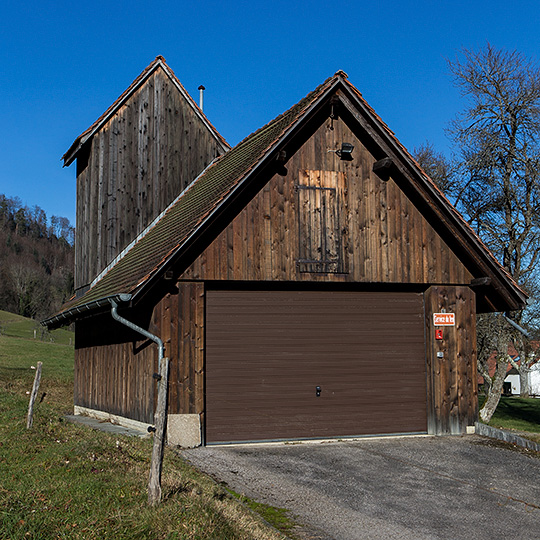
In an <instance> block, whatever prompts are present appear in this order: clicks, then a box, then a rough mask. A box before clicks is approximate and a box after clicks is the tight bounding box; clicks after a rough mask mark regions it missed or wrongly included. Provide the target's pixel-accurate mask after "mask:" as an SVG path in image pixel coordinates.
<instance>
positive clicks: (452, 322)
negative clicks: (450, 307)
mask: <svg viewBox="0 0 540 540" xmlns="http://www.w3.org/2000/svg"><path fill="white" fill-rule="evenodd" d="M433 324H434V326H456V314H455V313H434V314H433Z"/></svg>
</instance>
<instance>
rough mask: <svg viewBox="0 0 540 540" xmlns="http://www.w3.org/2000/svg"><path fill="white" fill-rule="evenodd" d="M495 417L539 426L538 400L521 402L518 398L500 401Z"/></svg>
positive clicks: (539, 404) (539, 410)
mask: <svg viewBox="0 0 540 540" xmlns="http://www.w3.org/2000/svg"><path fill="white" fill-rule="evenodd" d="M536 401H538V403H536ZM497 417H498V418H499V419H500V420H515V419H519V420H522V421H525V422H530V423H531V424H537V425H540V400H523V399H519V398H506V399H501V402H500V403H499V406H498V407H497Z"/></svg>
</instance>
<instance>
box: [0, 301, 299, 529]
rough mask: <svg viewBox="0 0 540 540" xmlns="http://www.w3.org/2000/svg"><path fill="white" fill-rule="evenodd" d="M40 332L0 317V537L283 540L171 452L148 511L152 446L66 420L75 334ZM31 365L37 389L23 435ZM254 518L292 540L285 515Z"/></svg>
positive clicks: (27, 322)
mask: <svg viewBox="0 0 540 540" xmlns="http://www.w3.org/2000/svg"><path fill="white" fill-rule="evenodd" d="M34 330H37V332H36V338H34ZM39 331H40V329H39V328H37V327H36V323H35V322H34V321H31V320H29V319H25V318H23V317H19V316H17V315H13V314H11V313H7V312H2V311H0V479H1V480H0V538H6V539H8V538H9V539H11V540H15V539H25V540H26V539H28V538H30V539H43V540H45V539H47V540H50V539H56V538H58V539H68V538H69V539H71V538H73V539H81V540H82V539H85V540H87V539H96V540H97V539H100V540H101V539H116V540H117V539H143V538H151V539H218V538H219V539H231V540H235V539H239V540H244V539H245V540H247V539H261V540H274V539H278V538H283V536H282V535H281V534H280V533H279V532H278V531H277V530H276V529H274V528H272V527H270V526H269V525H268V524H267V523H266V521H265V520H263V519H262V518H261V517H260V516H259V515H258V514H256V513H254V512H252V511H251V510H249V509H248V505H249V504H251V501H248V500H247V499H244V498H243V499H242V501H240V500H239V499H238V498H237V497H236V496H234V495H233V494H231V493H230V492H228V491H227V490H226V489H225V488H224V487H223V486H220V485H218V484H216V483H215V482H214V481H213V480H212V479H210V478H209V477H206V476H204V475H202V474H200V473H199V472H198V471H196V470H195V469H194V468H193V467H191V466H190V465H189V464H187V463H186V462H185V461H184V460H183V459H182V458H181V457H180V456H179V455H178V453H176V452H175V451H173V450H172V449H170V448H167V449H166V452H165V458H164V465H163V479H162V489H163V502H162V503H161V504H160V505H159V506H158V507H156V508H150V507H149V506H148V505H147V479H148V471H149V467H150V456H151V445H152V441H151V439H149V438H147V439H140V438H136V437H125V436H118V435H111V434H106V433H103V432H101V431H94V430H91V429H89V428H87V427H84V426H81V425H77V424H72V423H69V422H67V421H65V419H64V416H65V415H66V414H69V413H71V412H72V384H73V350H74V349H73V333H72V332H69V331H68V330H57V331H55V332H51V333H46V334H43V335H41V334H40V332H39ZM38 361H41V362H43V371H42V380H41V385H40V389H39V393H38V398H37V404H36V407H35V412H34V425H33V427H32V429H30V430H27V429H26V415H27V410H28V399H29V395H28V394H29V392H30V391H31V389H32V384H33V379H34V374H35V369H33V367H34V368H35V366H36V364H37V362H38ZM257 510H258V511H259V512H260V513H263V514H264V515H265V517H266V518H267V519H276V520H278V521H279V526H280V527H282V529H283V530H288V531H289V532H288V534H289V535H290V534H291V530H290V529H291V527H292V524H291V522H290V521H289V520H288V519H286V518H285V511H283V510H280V509H273V508H268V507H264V506H257Z"/></svg>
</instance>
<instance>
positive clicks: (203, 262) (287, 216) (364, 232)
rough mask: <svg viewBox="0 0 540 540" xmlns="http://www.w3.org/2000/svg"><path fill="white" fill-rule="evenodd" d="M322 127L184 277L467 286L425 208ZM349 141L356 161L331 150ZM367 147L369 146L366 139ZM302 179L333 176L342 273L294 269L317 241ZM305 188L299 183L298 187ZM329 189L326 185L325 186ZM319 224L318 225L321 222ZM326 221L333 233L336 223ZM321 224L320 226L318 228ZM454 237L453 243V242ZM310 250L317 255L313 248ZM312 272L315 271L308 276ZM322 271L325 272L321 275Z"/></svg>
mask: <svg viewBox="0 0 540 540" xmlns="http://www.w3.org/2000/svg"><path fill="white" fill-rule="evenodd" d="M329 124H330V121H327V122H325V123H324V124H323V125H322V126H321V127H320V128H319V129H318V130H317V131H316V132H315V133H314V135H313V136H312V137H310V138H309V139H308V140H307V142H306V143H305V144H304V145H303V146H302V147H301V148H300V149H299V150H298V152H296V154H295V155H293V156H292V157H291V158H290V160H289V161H288V163H287V170H288V173H287V175H286V176H285V177H282V176H279V175H276V176H274V177H273V178H272V179H271V180H270V181H269V182H268V183H267V184H266V185H265V186H264V187H263V188H262V189H261V191H260V192H259V193H258V194H257V195H256V196H255V198H254V199H253V200H252V201H251V202H250V203H249V204H248V205H247V206H246V207H245V208H244V209H243V210H242V212H241V213H240V214H239V215H238V216H237V217H236V218H235V219H233V220H232V222H231V224H230V225H229V226H228V227H227V228H226V229H225V230H224V231H223V232H222V233H221V234H219V235H218V236H217V238H216V239H215V241H214V242H213V243H211V244H210V245H209V246H208V248H207V249H206V250H205V251H204V252H203V253H202V254H201V255H200V256H199V257H198V258H197V260H196V261H195V262H194V263H193V264H192V265H191V266H190V267H189V268H188V269H187V271H186V272H185V273H184V275H183V278H184V279H202V280H267V281H328V282H364V283H366V282H367V283H369V282H373V283H421V284H430V283H438V284H467V283H469V282H470V280H471V277H472V276H471V274H470V273H469V271H468V270H467V269H466V268H465V266H464V264H463V263H462V262H461V261H460V260H459V258H458V256H457V255H456V254H455V253H454V251H452V249H451V248H450V246H449V242H451V241H452V240H453V239H451V238H443V237H442V236H441V235H440V234H439V232H438V231H437V229H436V225H434V224H432V223H431V222H430V219H429V216H426V215H425V213H426V210H425V209H422V210H421V209H419V207H418V205H417V204H416V203H415V201H412V200H411V199H410V198H409V196H408V194H407V193H405V192H404V191H403V189H402V188H401V187H400V186H399V185H398V184H397V183H396V182H395V181H394V180H393V179H392V178H390V179H389V180H388V181H387V182H384V181H382V180H381V179H380V178H379V177H378V176H377V175H376V174H374V173H373V172H372V167H373V163H374V162H375V161H376V159H375V157H374V156H373V154H372V153H371V151H370V150H369V149H368V147H367V146H366V145H365V144H364V143H363V141H362V139H361V138H359V137H358V136H356V135H355V134H354V133H352V131H351V130H350V129H349V128H348V126H347V125H346V124H345V122H343V121H334V130H333V131H332V130H330V129H329ZM342 141H347V142H351V143H353V144H354V147H355V149H354V152H353V155H354V160H353V161H341V160H340V159H339V158H338V157H337V156H336V154H335V153H333V152H328V151H327V150H328V149H335V148H338V147H339V146H340V145H341V142H342ZM366 144H367V141H366ZM306 175H312V176H314V177H316V176H317V175H318V176H319V177H320V178H324V177H332V175H333V176H334V177H335V178H336V183H337V186H338V189H337V193H338V195H340V196H341V200H340V202H339V216H337V217H338V218H339V234H340V237H339V239H334V240H335V241H334V245H339V246H340V249H341V250H342V255H341V262H342V264H341V265H340V268H339V269H338V271H337V272H336V269H335V268H329V266H331V265H328V264H327V265H326V268H323V266H324V265H322V264H312V265H311V268H309V267H308V265H306V264H300V265H299V264H298V263H299V259H302V256H301V255H302V252H301V246H304V247H305V250H304V253H307V252H308V251H310V250H311V248H312V247H313V246H315V244H317V246H318V245H319V244H320V237H321V235H320V230H319V231H318V232H317V230H316V227H315V225H314V224H313V223H312V224H311V225H310V227H309V230H310V231H311V233H310V234H313V235H315V236H317V235H318V238H315V237H309V238H306V237H304V235H303V234H300V232H301V231H305V230H307V227H306V219H307V217H306V214H305V208H299V202H301V201H299V196H298V188H297V186H298V185H301V184H302V183H303V180H302V179H303V178H305V176H306ZM304 183H305V182H304ZM327 187H329V186H327ZM319 223H320V220H319ZM325 224H326V225H327V226H328V227H329V228H330V229H331V230H332V233H334V231H335V233H336V234H338V228H337V223H335V224H332V225H331V224H330V221H329V220H326V221H325ZM318 226H319V227H320V224H319V225H318ZM454 240H455V239H454ZM317 246H315V248H314V249H315V250H316V248H317ZM306 270H314V271H311V272H310V271H306ZM324 270H327V271H326V272H325V271H324Z"/></svg>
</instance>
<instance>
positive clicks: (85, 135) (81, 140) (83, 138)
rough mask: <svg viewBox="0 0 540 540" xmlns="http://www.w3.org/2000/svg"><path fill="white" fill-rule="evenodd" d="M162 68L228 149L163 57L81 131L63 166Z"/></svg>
mask: <svg viewBox="0 0 540 540" xmlns="http://www.w3.org/2000/svg"><path fill="white" fill-rule="evenodd" d="M157 68H162V69H163V71H164V72H165V73H166V74H167V75H168V77H169V78H170V79H171V81H172V82H173V84H174V85H175V86H176V88H177V89H178V91H179V92H180V93H181V94H182V95H183V97H184V98H185V99H186V101H187V102H188V103H189V104H190V105H191V107H192V108H193V110H194V111H195V112H196V114H197V115H198V116H199V117H200V118H201V120H202V122H203V123H204V124H206V126H207V127H208V129H209V130H210V131H211V132H212V133H213V134H214V135H215V137H216V139H218V140H219V142H220V143H221V145H222V146H223V149H224V150H227V149H229V148H230V146H229V144H228V143H227V141H226V140H225V139H224V138H223V137H222V136H221V135H220V133H219V132H218V130H217V129H216V128H215V127H214V126H213V125H212V124H211V123H210V121H209V120H208V118H207V117H206V115H205V114H204V113H203V112H202V110H201V109H200V108H199V106H198V105H197V103H195V101H194V100H193V98H192V97H191V96H190V95H189V93H188V92H187V91H186V89H185V88H184V87H183V86H182V83H181V82H180V81H179V80H178V78H177V77H176V75H175V74H174V71H173V70H172V69H171V68H170V67H169V66H168V65H167V64H166V62H165V58H163V56H156V58H155V60H154V61H153V62H151V63H150V64H149V65H148V66H147V67H146V68H145V69H144V70H143V71H142V73H141V74H140V75H139V76H138V77H137V78H136V79H135V80H134V81H133V82H132V83H131V84H130V85H129V86H128V87H127V88H126V90H124V92H122V94H121V95H120V96H119V97H118V99H116V101H115V102H114V103H113V104H112V105H111V106H110V107H109V108H108V109H107V110H106V111H105V112H104V113H103V114H102V115H101V116H100V117H99V118H98V119H97V120H96V121H95V122H94V123H93V124H92V125H91V126H90V127H89V128H88V129H86V130H85V131H83V132H82V133H81V134H80V135H79V136H78V137H77V138H76V139H75V141H73V144H72V145H71V146H70V147H69V150H68V151H67V152H66V153H65V154H64V155H63V156H62V159H63V160H64V166H67V165H70V164H71V163H72V162H73V160H74V159H75V158H76V157H77V153H78V151H79V150H80V149H81V148H82V146H83V145H84V144H85V143H86V142H87V141H88V140H89V139H90V138H91V137H92V136H93V135H94V134H95V133H96V131H98V130H99V129H101V127H102V126H103V125H104V124H105V123H106V122H107V121H108V120H109V118H111V117H112V116H113V115H114V114H115V113H116V112H117V111H118V109H119V108H120V107H121V106H122V105H123V104H124V103H125V101H126V100H127V99H128V98H129V97H130V96H131V95H132V94H133V93H134V92H135V91H136V90H137V89H138V88H139V87H140V86H141V85H142V84H143V83H144V82H145V81H146V79H147V78H148V77H149V76H150V75H151V74H152V73H153V72H154V71H155V70H156V69H157Z"/></svg>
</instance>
